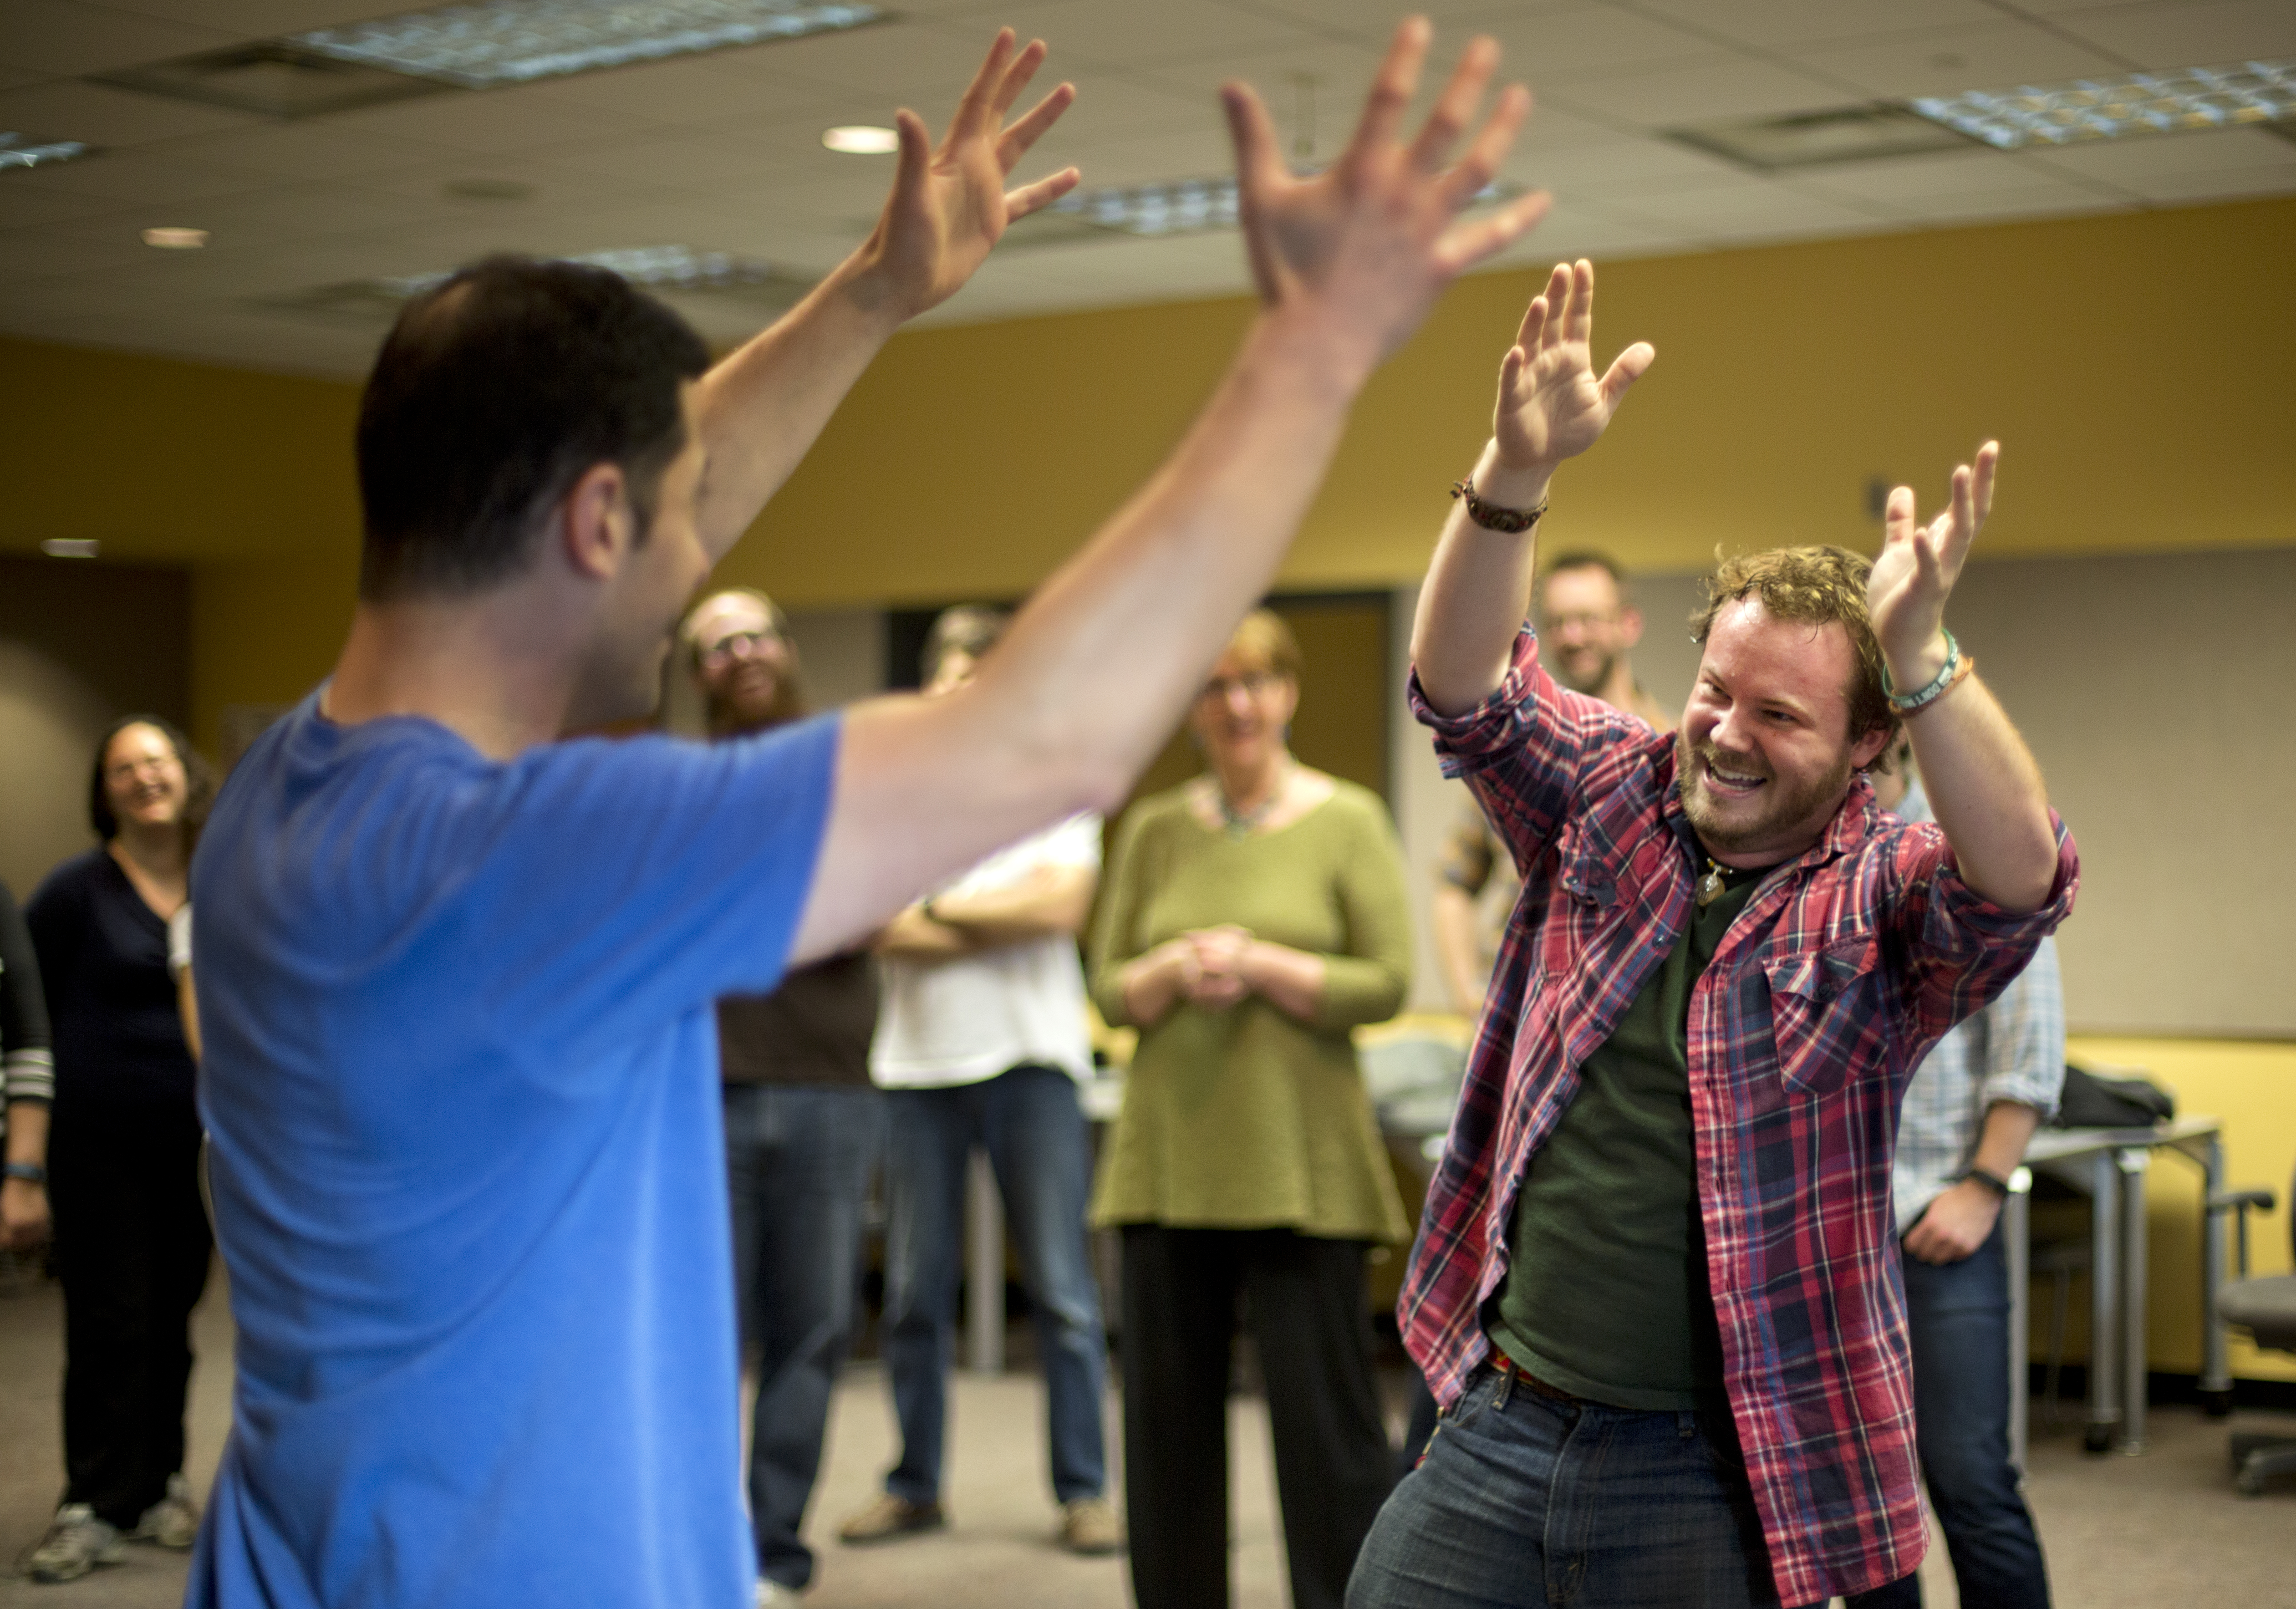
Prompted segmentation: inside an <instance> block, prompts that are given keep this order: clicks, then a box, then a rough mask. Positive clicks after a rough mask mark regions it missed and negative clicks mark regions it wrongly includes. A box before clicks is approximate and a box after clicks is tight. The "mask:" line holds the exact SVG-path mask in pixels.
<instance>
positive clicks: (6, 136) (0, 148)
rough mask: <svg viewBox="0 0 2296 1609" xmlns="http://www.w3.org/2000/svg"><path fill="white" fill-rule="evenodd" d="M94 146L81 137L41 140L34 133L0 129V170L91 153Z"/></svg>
mask: <svg viewBox="0 0 2296 1609" xmlns="http://www.w3.org/2000/svg"><path fill="white" fill-rule="evenodd" d="M94 154H95V147H94V146H93V145H90V144H87V143H86V141H84V140H44V139H42V138H41V137H40V136H39V135H34V134H15V133H11V132H9V131H6V130H4V129H0V173H5V172H6V171H7V170H8V169H10V168H45V167H46V166H48V165H49V164H50V163H52V162H69V161H70V160H72V159H73V158H74V157H83V156H94Z"/></svg>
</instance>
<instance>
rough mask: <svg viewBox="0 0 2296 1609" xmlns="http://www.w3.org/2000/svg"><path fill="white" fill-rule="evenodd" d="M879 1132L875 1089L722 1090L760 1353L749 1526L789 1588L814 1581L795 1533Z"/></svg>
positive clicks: (750, 1322)
mask: <svg viewBox="0 0 2296 1609" xmlns="http://www.w3.org/2000/svg"><path fill="white" fill-rule="evenodd" d="M882 1123H883V1113H882V1110H881V1106H880V1105H879V1096H878V1094H877V1092H876V1091H875V1090H874V1089H871V1088H865V1087H863V1088H841V1087H834V1086H829V1085H819V1084H729V1085H727V1086H726V1184H727V1186H728V1187H729V1189H730V1191H731V1194H732V1196H733V1203H734V1293H735V1298H736V1300H737V1301H739V1302H740V1304H741V1312H742V1333H743V1336H744V1338H745V1339H747V1340H749V1341H751V1342H755V1343H756V1345H757V1347H758V1401H757V1407H756V1409H755V1410H754V1412H753V1413H752V1415H751V1416H750V1524H751V1527H752V1528H753V1529H754V1531H756V1534H757V1539H758V1572H759V1573H760V1574H761V1575H764V1576H766V1577H767V1578H768V1579H770V1580H775V1581H779V1582H780V1583H781V1584H782V1585H783V1586H784V1587H791V1588H801V1587H803V1586H805V1585H806V1583H807V1582H808V1581H809V1580H812V1579H813V1552H812V1550H811V1549H810V1548H808V1547H807V1546H806V1545H805V1544H804V1543H803V1542H802V1541H800V1540H799V1539H798V1528H799V1526H800V1525H801V1524H802V1523H804V1521H805V1507H806V1504H807V1502H808V1500H809V1499H810V1498H812V1496H813V1482H814V1477H815V1475H816V1474H817V1473H818V1472H819V1470H820V1468H821V1446H822V1439H823V1437H824V1435H825V1434H826V1433H827V1431H828V1427H829V1402H830V1394H831V1392H832V1390H833V1389H834V1387H835V1384H836V1381H837V1368H838V1365H839V1364H840V1363H842V1362H843V1361H844V1359H845V1352H846V1349H847V1347H848V1346H849V1345H850V1344H851V1342H852V1339H853V1315H854V1309H855V1305H856V1288H857V1285H858V1284H859V1281H860V1274H861V1267H860V1260H861V1210H862V1205H863V1203H864V1202H865V1201H866V1200H867V1198H868V1194H869V1176H870V1174H871V1173H872V1172H873V1170H875V1168H876V1165H877V1153H878V1149H879V1145H880V1142H881V1137H882Z"/></svg>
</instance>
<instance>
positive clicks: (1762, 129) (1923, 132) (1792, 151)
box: [1666, 103, 1968, 172]
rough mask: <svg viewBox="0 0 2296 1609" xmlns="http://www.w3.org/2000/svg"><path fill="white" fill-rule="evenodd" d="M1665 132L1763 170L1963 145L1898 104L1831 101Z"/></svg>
mask: <svg viewBox="0 0 2296 1609" xmlns="http://www.w3.org/2000/svg"><path fill="white" fill-rule="evenodd" d="M1666 137H1667V138H1668V139H1669V140H1672V141H1673V142H1675V144H1678V145H1688V146H1690V147H1692V148H1693V150H1698V151H1703V152H1708V153H1709V154H1710V155H1713V156H1718V157H1725V158H1727V159H1728V160H1731V161H1734V162H1738V163H1741V164H1743V165H1744V166H1745V167H1748V168H1760V169H1761V170H1763V171H1764V172H1771V171H1775V170H1776V169H1778V168H1814V167H1818V166H1821V165H1823V164H1825V163H1828V162H1862V161H1868V160H1873V159H1874V158H1877V157H1891V156H1918V155H1920V154H1921V153H1923V152H1931V151H1954V150H1964V149H1966V148H1967V144H1968V142H1967V140H1966V139H1964V137H1963V135H1961V134H1959V133H1958V132H1956V130H1955V129H1953V128H1952V127H1947V126H1944V125H1940V124H1938V123H1934V122H1931V120H1930V119H1927V118H1923V117H1917V116H1915V114H1914V113H1913V112H1911V111H1907V109H1906V108H1905V107H1903V106H1894V105H1890V104H1887V103H1882V104H1878V105H1872V106H1837V107H1833V108H1832V109H1830V110H1827V111H1798V112H1794V113H1792V114H1790V115H1788V116H1786V117H1783V118H1729V119H1721V120H1719V121H1717V122H1712V123H1693V124H1690V125H1688V126H1686V127H1681V128H1669V129H1668V130H1667V131H1666Z"/></svg>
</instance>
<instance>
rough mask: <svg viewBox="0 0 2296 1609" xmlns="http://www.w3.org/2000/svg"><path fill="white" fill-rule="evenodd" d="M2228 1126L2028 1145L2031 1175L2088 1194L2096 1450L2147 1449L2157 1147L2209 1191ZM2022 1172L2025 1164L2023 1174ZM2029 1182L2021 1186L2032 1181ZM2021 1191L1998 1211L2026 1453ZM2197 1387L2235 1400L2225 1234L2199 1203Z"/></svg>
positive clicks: (2163, 1128) (2026, 1297)
mask: <svg viewBox="0 0 2296 1609" xmlns="http://www.w3.org/2000/svg"><path fill="white" fill-rule="evenodd" d="M2222 1129H2223V1125H2222V1123H2221V1122H2220V1121H2218V1119H2216V1118H2212V1117H2188V1118H2179V1119H2177V1120H2176V1121H2173V1122H2168V1123H2162V1124H2160V1125H2158V1126H2156V1127H2154V1128H2151V1129H2044V1130H2043V1131H2042V1132H2040V1133H2038V1134H2037V1135H2035V1136H2034V1137H2033V1140H2032V1144H2031V1145H2029V1146H2027V1148H2026V1152H2025V1162H2026V1164H2027V1168H2028V1169H2029V1170H2039V1171H2042V1172H2046V1173H2047V1174H2049V1175H2050V1176H2051V1177H2052V1178H2058V1179H2062V1180H2063V1181H2064V1182H2065V1183H2067V1184H2070V1185H2071V1186H2074V1187H2075V1188H2076V1189H2079V1190H2080V1191H2082V1192H2084V1193H2085V1194H2087V1196H2088V1197H2089V1202H2090V1215H2089V1235H2090V1248H2091V1251H2090V1274H2089V1277H2090V1286H2089V1312H2090V1323H2089V1360H2088V1413H2087V1426H2086V1431H2085V1433H2084V1437H2083V1440H2084V1441H2085V1443H2086V1445H2087V1447H2088V1449H2089V1450H2090V1451H2092V1452H2103V1451H2105V1450H2106V1449H2109V1448H2111V1447H2112V1446H2113V1445H2114V1443H2115V1442H2116V1441H2117V1442H2118V1443H2119V1444H2120V1449H2121V1450H2122V1451H2123V1452H2126V1453H2140V1452H2142V1451H2144V1408H2145V1391H2146V1375H2147V1364H2148V1361H2149V1359H2148V1358H2147V1354H2146V1348H2145V1301H2146V1299H2147V1295H2148V1292H2149V1281H2148V1272H2149V1270H2148V1259H2149V1252H2150V1246H2149V1243H2148V1238H2147V1231H2146V1220H2145V1214H2146V1212H2147V1211H2148V1209H2149V1202H2150V1193H2149V1192H2148V1190H2147V1189H2146V1176H2147V1174H2148V1173H2149V1171H2150V1170H2151V1168H2152V1164H2153V1154H2154V1153H2156V1152H2162V1151H2168V1152H2174V1153H2177V1154H2178V1155H2181V1156H2183V1157H2185V1159H2186V1160H2187V1161H2189V1162H2194V1164H2196V1165H2197V1166H2198V1167H2199V1168H2200V1169H2201V1170H2202V1176H2203V1178H2205V1180H2206V1181H2207V1183H2206V1186H2205V1187H2206V1188H2207V1189H2208V1190H2210V1191H2215V1190H2218V1189H2221V1188H2222V1181H2223V1178H2224V1146H2223V1136H2222ZM2021 1171H2023V1170H2021ZM2029 1180H2030V1173H2028V1174H2027V1178H2024V1179H2020V1180H2018V1181H2016V1182H2017V1183H2018V1184H2020V1185H2027V1184H2028V1183H2029ZM2027 1199H2028V1198H2027V1195H2026V1193H2025V1191H2024V1190H2023V1189H2019V1190H2014V1191H2013V1192H2012V1194H2011V1198H2010V1201H2009V1203H2007V1204H2006V1205H2005V1207H2004V1210H2003V1223H2004V1224H2005V1227H2006V1228H2005V1232H2006V1234H2007V1235H2008V1236H2009V1239H2010V1245H2009V1266H2010V1276H2011V1277H2010V1285H2009V1293H2010V1334H2011V1337H2012V1341H2011V1346H2012V1349H2013V1350H2012V1353H2011V1357H2010V1400H2011V1403H2012V1406H2013V1409H2014V1411H2015V1417H2014V1418H2013V1421H2012V1425H2011V1435H2012V1447H2013V1451H2014V1452H2015V1453H2016V1455H2017V1457H2018V1461H2019V1463H2020V1464H2022V1463H2023V1459H2024V1448H2025V1412H2024V1408H2025V1391H2024V1385H2025V1376H2026V1369H2027V1364H2028V1356H2029V1354H2028V1351H2027V1348H2026V1341H2027V1338H2028V1337H2029V1336H2030V1326H2031V1320H2030V1306H2031V1292H2030V1288H2029V1279H2028V1272H2029V1270H2030V1268H2031V1248H2030V1233H2031V1229H2030V1212H2029V1211H2028V1207H2027ZM2200 1252H2201V1359H2202V1361H2201V1382H2200V1383H2201V1390H2202V1393H2203V1397H2204V1399H2206V1400H2212V1401H2213V1400H2218V1399H2219V1398H2223V1399H2226V1400H2228V1397H2229V1393H2230V1391H2231V1387H2232V1378H2231V1373H2230V1370H2229V1367H2228V1366H2227V1362H2226V1350H2225V1331H2224V1326H2223V1323H2222V1322H2221V1321H2220V1320H2219V1319H2218V1318H2217V1290H2218V1286H2219V1285H2222V1283H2223V1280H2224V1268H2225V1262H2224V1244H2223V1236H2222V1235H2220V1234H2219V1233H2218V1225H2217V1220H2216V1219H2215V1218H2214V1217H2213V1216H2211V1215H2210V1213H2209V1212H2208V1211H2206V1209H2205V1206H2204V1207H2203V1210H2202V1214H2201V1246H2200Z"/></svg>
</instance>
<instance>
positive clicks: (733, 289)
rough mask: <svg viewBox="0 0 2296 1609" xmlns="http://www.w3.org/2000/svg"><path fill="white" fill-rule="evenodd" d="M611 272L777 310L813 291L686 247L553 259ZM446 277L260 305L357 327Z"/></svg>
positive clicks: (801, 278) (366, 282) (318, 292)
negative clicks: (357, 323) (346, 321)
mask: <svg viewBox="0 0 2296 1609" xmlns="http://www.w3.org/2000/svg"><path fill="white" fill-rule="evenodd" d="M556 260H558V261H562V262H570V263H586V264H588V265H589V266H591V267H598V268H608V269H611V270H612V271H613V272H614V273H616V274H619V275H621V276H622V277H623V278H624V279H627V280H628V281H629V282H630V283H632V284H637V285H644V286H646V287H648V288H649V289H651V290H655V291H669V292H672V293H684V294H692V295H714V296H726V297H731V298H734V299H737V300H742V301H748V302H752V303H755V304H757V305H758V306H759V307H762V308H770V309H774V310H779V309H781V308H789V307H792V306H794V305H796V303H797V301H798V299H799V298H800V297H802V296H803V295H804V294H805V293H806V292H807V291H809V290H811V289H812V288H813V283H814V279H813V276H812V275H799V274H792V273H791V272H789V271H788V270H786V269H783V268H778V267H775V266H774V265H773V264H771V263H766V262H760V261H758V259H755V258H748V257H736V256H734V255H733V254H732V253H731V252H726V251H701V250H695V249H694V248H693V247H691V246H627V247H619V248H617V249H615V250H609V251H586V252H583V253H581V254H580V255H578V256H573V257H567V258H562V259H556ZM449 277H451V275H450V272H449V271H447V270H440V271H439V272H436V273H430V274H407V275H391V276H385V277H380V278H375V279H354V280H346V281H343V282H342V283H338V284H332V285H320V286H318V287H316V289H313V290H309V291H299V292H297V293H295V294H293V295H290V296H285V297H281V298H277V299H275V300H270V301H267V302H266V303H265V304H264V305H265V306H266V307H267V308H271V309H273V310H275V311H283V312H291V313H314V314H319V315H323V316H338V317H349V318H355V319H358V320H362V321H368V320H373V319H377V318H383V319H388V318H392V317H395V316H397V315H398V308H399V304H400V303H402V302H404V301H406V300H407V299H408V298H410V297H414V296H419V295H421V294H422V292H423V291H428V290H429V289H430V288H431V287H432V286H433V285H437V284H441V283H445V282H446V280H447V279H448V278H449Z"/></svg>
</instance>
